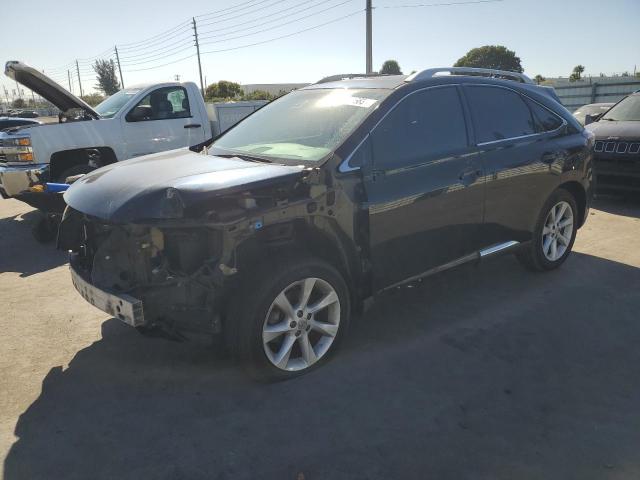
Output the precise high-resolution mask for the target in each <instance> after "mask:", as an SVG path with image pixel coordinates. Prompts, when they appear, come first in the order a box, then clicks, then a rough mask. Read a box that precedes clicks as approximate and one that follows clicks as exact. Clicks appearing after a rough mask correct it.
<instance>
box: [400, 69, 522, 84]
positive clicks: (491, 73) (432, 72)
mask: <svg viewBox="0 0 640 480" xmlns="http://www.w3.org/2000/svg"><path fill="white" fill-rule="evenodd" d="M441 72H449V73H450V74H451V75H475V76H483V77H493V78H502V79H507V80H515V81H518V82H521V83H534V82H533V80H531V79H530V78H529V77H527V76H526V75H525V74H523V73H518V72H508V71H506V70H494V69H491V68H472V67H438V68H428V69H426V70H422V71H421V72H416V73H413V74H411V75H409V76H408V77H407V78H406V79H405V82H414V81H416V80H425V79H427V78H433V77H435V76H436V74H438V73H441Z"/></svg>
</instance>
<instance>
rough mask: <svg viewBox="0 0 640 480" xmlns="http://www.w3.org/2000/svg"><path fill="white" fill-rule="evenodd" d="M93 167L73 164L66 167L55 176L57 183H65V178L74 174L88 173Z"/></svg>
mask: <svg viewBox="0 0 640 480" xmlns="http://www.w3.org/2000/svg"><path fill="white" fill-rule="evenodd" d="M92 170H95V168H91V167H90V166H89V165H74V166H73V167H70V168H67V169H66V170H65V171H64V172H62V173H61V174H60V175H58V178H56V182H57V183H67V178H69V177H74V176H76V175H82V174H84V173H89V172H91V171H92Z"/></svg>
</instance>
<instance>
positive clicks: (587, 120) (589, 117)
mask: <svg viewBox="0 0 640 480" xmlns="http://www.w3.org/2000/svg"><path fill="white" fill-rule="evenodd" d="M599 117H600V115H591V114H589V113H587V114H586V115H585V117H584V124H585V125H589V124H590V123H593V122H595V121H596V120H598V118H599Z"/></svg>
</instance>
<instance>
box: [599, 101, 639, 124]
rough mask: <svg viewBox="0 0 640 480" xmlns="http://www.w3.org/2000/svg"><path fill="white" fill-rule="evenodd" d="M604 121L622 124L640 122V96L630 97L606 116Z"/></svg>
mask: <svg viewBox="0 0 640 480" xmlns="http://www.w3.org/2000/svg"><path fill="white" fill-rule="evenodd" d="M602 120H611V121H620V122H639V121H640V95H629V96H628V97H627V98H625V99H624V100H622V101H621V102H620V103H618V104H617V105H616V106H615V107H612V108H611V110H609V111H608V112H607V113H605V114H604V116H603V117H602Z"/></svg>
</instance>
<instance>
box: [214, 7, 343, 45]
mask: <svg viewBox="0 0 640 480" xmlns="http://www.w3.org/2000/svg"><path fill="white" fill-rule="evenodd" d="M352 1H353V0H345V1H343V2H341V3H338V4H336V5H332V6H330V7H327V8H325V9H323V10H319V11H317V12H314V13H310V14H308V15H304V16H302V17H298V18H295V19H293V20H289V21H288V22H284V23H281V24H279V25H274V26H272V27H268V28H264V29H262V30H258V31H255V32H252V33H246V34H244V35H237V36H235V37H227V38H225V39H223V40H214V41H212V42H202V44H203V45H211V44H213V43H221V42H228V41H230V40H236V39H238V38H244V37H250V36H252V35H257V34H258V33H264V32H268V31H270V30H275V29H277V28H281V27H284V26H285V25H290V24H291V23H295V22H299V21H300V20H306V19H307V18H310V17H313V16H315V15H318V14H320V13H324V12H326V11H328V10H331V9H333V8H337V7H340V6H342V5H345V4H346V3H349V2H352ZM298 13H300V12H298ZM227 35H228V34H227ZM215 36H219V35H214V36H209V37H202V38H203V39H205V40H206V39H207V38H214V37H215Z"/></svg>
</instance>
